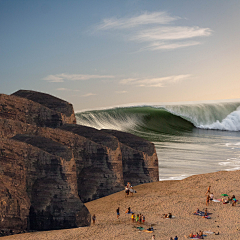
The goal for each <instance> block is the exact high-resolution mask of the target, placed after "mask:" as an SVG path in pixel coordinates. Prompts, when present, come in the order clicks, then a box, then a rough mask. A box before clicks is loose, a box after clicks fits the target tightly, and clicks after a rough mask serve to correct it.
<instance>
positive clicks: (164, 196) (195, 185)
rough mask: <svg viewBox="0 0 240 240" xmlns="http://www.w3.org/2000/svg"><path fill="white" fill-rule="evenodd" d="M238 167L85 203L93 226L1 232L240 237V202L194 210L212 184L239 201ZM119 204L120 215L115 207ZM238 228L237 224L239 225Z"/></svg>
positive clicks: (58, 238) (54, 237) (26, 238)
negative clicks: (138, 217) (140, 217)
mask: <svg viewBox="0 0 240 240" xmlns="http://www.w3.org/2000/svg"><path fill="white" fill-rule="evenodd" d="M239 180H240V171H234V172H216V173H210V174H201V175H195V176H191V177H189V178H186V179H184V180H181V181H163V182H155V183H148V184H142V185H139V186H136V187H134V188H135V190H136V191H137V193H136V194H134V195H133V196H132V197H131V196H129V197H125V193H124V191H121V192H118V193H115V194H112V195H110V196H107V197H104V198H101V199H98V200H95V201H92V202H88V203H86V206H87V208H88V209H89V211H90V213H91V214H96V223H95V225H91V226H90V227H83V228H75V229H65V230H55V231H46V232H33V233H25V234H19V235H13V236H7V237H2V238H1V240H5V239H6V240H7V239H14V240H15V239H17V240H30V239H31V240H38V239H48V240H50V239H51V240H65V239H71V240H74V239H94V240H96V239H102V240H107V239H111V240H112V239H123V240H125V239H131V240H133V239H138V240H140V239H144V240H147V239H149V240H151V239H152V235H153V234H155V236H156V240H159V239H166V240H168V239H169V238H170V237H173V238H174V237H175V236H176V235H177V236H178V239H179V240H181V239H186V237H185V236H186V235H187V236H188V235H189V234H190V233H191V232H193V233H196V232H197V231H199V230H202V231H211V232H219V235H215V234H207V236H206V237H204V239H209V240H210V239H217V240H220V239H230V240H238V239H240V218H239V215H240V214H239V213H240V204H237V205H236V206H235V207H234V206H232V205H231V204H222V203H214V202H211V203H210V205H209V206H208V207H207V208H208V210H209V212H210V213H212V214H211V215H210V216H211V219H204V218H202V217H200V216H196V215H193V212H194V211H195V210H196V209H197V208H199V209H200V210H204V209H205V208H206V196H205V193H206V191H207V188H208V186H209V185H211V192H213V193H214V197H215V198H221V194H222V193H226V194H228V195H230V196H232V195H233V194H234V195H235V196H236V198H237V199H239V201H240V181H239ZM129 206H130V207H131V209H132V210H133V211H134V213H136V214H137V213H142V214H144V215H145V217H146V222H145V224H141V225H139V224H137V223H132V222H131V218H130V214H129V215H128V214H126V213H125V210H126V209H127V208H128V207H129ZM117 207H120V218H119V219H117V215H116V209H117ZM169 212H171V213H172V214H173V216H175V218H173V219H164V218H162V214H164V213H169ZM150 224H152V225H153V227H154V229H155V230H154V233H153V234H152V233H148V232H142V231H139V230H138V229H137V228H136V227H137V226H142V227H144V228H148V227H149V225H150ZM238 229H239V230H238Z"/></svg>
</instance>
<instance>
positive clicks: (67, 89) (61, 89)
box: [57, 88, 79, 92]
mask: <svg viewBox="0 0 240 240" xmlns="http://www.w3.org/2000/svg"><path fill="white" fill-rule="evenodd" d="M57 90H58V91H66V92H79V90H76V89H74V90H73V89H69V88H57Z"/></svg>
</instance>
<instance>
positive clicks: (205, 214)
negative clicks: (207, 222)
mask: <svg viewBox="0 0 240 240" xmlns="http://www.w3.org/2000/svg"><path fill="white" fill-rule="evenodd" d="M193 214H194V215H199V216H204V217H207V216H208V210H207V208H205V210H204V212H203V211H200V210H199V208H197V210H196V211H195V212H194V213H193Z"/></svg>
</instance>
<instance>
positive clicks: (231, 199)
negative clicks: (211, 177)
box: [222, 195, 237, 206]
mask: <svg viewBox="0 0 240 240" xmlns="http://www.w3.org/2000/svg"><path fill="white" fill-rule="evenodd" d="M222 202H223V204H227V203H232V206H236V204H237V199H236V197H235V195H232V197H231V198H230V197H228V198H227V199H226V198H222Z"/></svg>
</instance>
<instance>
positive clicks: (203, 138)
mask: <svg viewBox="0 0 240 240" xmlns="http://www.w3.org/2000/svg"><path fill="white" fill-rule="evenodd" d="M76 117H77V123H78V124H81V125H86V126H90V127H94V128H97V129H115V130H119V131H125V132H130V133H133V134H135V135H138V136H140V137H143V138H145V139H147V140H149V141H151V142H153V143H154V144H155V148H156V151H157V155H158V160H159V180H160V181H162V180H179V179H183V178H186V177H189V176H191V175H195V174H202V173H210V172H216V171H221V170H227V171H233V170H238V169H240V100H236V101H234V102H215V103H195V104H193V103H192V104H168V105H166V104H165V105H162V104H151V105H147V104H146V105H135V106H128V107H113V108H108V109H101V110H91V111H83V112H77V113H76Z"/></svg>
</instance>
